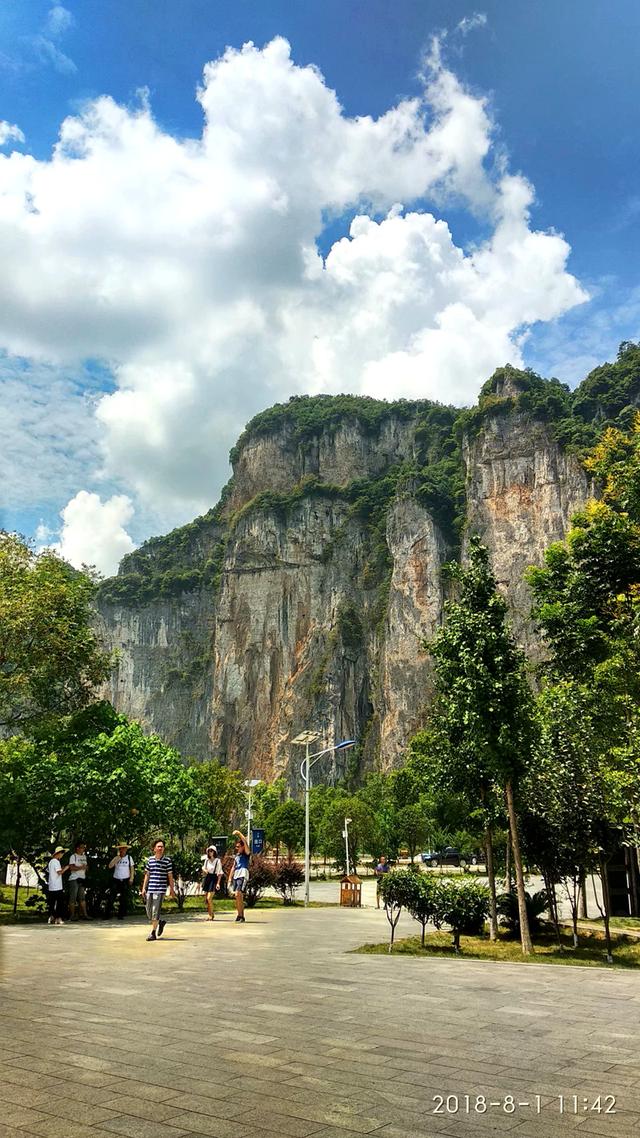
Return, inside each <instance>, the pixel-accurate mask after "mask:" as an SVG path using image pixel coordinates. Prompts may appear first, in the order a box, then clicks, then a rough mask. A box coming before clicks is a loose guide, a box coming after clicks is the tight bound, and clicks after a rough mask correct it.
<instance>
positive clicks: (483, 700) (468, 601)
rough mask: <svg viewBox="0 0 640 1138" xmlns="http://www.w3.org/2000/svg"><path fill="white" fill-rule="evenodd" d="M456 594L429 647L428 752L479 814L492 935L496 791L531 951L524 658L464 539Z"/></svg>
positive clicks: (529, 703)
mask: <svg viewBox="0 0 640 1138" xmlns="http://www.w3.org/2000/svg"><path fill="white" fill-rule="evenodd" d="M451 572H452V576H453V577H454V578H455V580H456V581H457V583H458V589H459V596H458V599H456V600H450V601H448V602H447V603H446V605H445V623H444V626H443V628H442V629H441V631H440V632H439V633H438V635H437V636H436V637H435V640H434V641H433V643H432V644H431V645H430V647H431V650H432V652H433V655H434V658H435V672H436V677H435V678H436V703H435V708H434V713H433V716H432V722H431V726H432V732H433V740H434V750H435V752H436V753H437V754H439V756H440V772H441V777H442V779H443V783H444V784H445V785H448V787H449V789H451V790H454V791H458V792H460V791H462V792H463V793H465V794H466V795H467V796H468V798H469V800H470V801H473V799H474V797H475V798H476V800H477V805H478V806H482V808H483V810H484V812H485V819H486V821H485V827H486V845H487V870H488V875H489V882H490V893H491V923H490V924H491V935H492V936H493V937H495V935H496V924H497V914H496V887H495V874H494V869H493V850H492V835H491V829H492V825H493V823H494V820H495V797H496V791H500V793H501V794H502V795H504V800H505V803H506V810H507V817H508V819H509V831H510V835H511V845H512V850H513V858H514V865H515V871H516V885H517V892H518V905H519V912H520V930H521V943H522V951H523V953H525V954H527V953H530V952H531V951H532V944H531V937H530V934H529V927H528V922H527V911H526V898H525V885H524V873H523V869H522V857H521V853H520V835H519V826H518V817H517V811H516V802H517V795H518V783H519V779H520V777H521V775H522V773H523V771H524V770H525V769H526V767H527V764H528V762H529V760H530V754H531V748H532V745H533V739H534V722H535V721H534V714H533V697H532V694H531V691H530V688H529V685H528V682H527V678H526V672H525V662H524V655H523V653H522V651H521V649H520V648H519V647H518V646H517V645H516V644H515V641H514V640H513V637H512V635H511V633H510V630H509V628H508V626H507V622H506V611H507V606H506V601H505V600H504V598H503V597H502V596H501V595H500V594H499V593H498V591H497V589H496V582H495V578H494V576H493V574H492V572H491V570H490V568H489V555H488V553H487V550H486V549H485V547H484V546H483V545H482V544H481V542H480V541H479V539H478V538H476V537H472V538H471V539H470V542H469V547H468V562H467V565H466V566H465V567H461V566H457V565H456V566H452V567H451Z"/></svg>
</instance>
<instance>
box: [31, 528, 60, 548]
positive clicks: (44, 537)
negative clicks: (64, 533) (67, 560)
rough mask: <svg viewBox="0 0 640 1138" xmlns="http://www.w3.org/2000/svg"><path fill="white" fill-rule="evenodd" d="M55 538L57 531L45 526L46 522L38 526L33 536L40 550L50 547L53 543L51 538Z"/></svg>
mask: <svg viewBox="0 0 640 1138" xmlns="http://www.w3.org/2000/svg"><path fill="white" fill-rule="evenodd" d="M55 536H56V531H55V530H53V529H50V528H49V526H48V525H45V523H44V522H40V524H39V525H37V526H36V532H35V533H34V535H33V537H34V540H35V543H36V545H37V546H38V547H39V548H42V547H43V546H45V545H48V544H49V542H50V541H51V538H52V537H55Z"/></svg>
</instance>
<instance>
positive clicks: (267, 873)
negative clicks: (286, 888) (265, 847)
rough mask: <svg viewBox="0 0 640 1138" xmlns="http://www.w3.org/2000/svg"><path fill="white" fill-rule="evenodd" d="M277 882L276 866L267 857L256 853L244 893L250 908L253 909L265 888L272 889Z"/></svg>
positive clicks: (245, 901) (246, 903) (245, 900)
mask: <svg viewBox="0 0 640 1138" xmlns="http://www.w3.org/2000/svg"><path fill="white" fill-rule="evenodd" d="M275 882H276V871H275V867H274V866H273V865H272V864H271V862H269V861H267V859H266V858H265V857H260V856H258V855H254V856H253V857H252V858H251V869H250V870H249V880H248V882H247V887H246V889H245V894H244V903H245V905H246V906H247V908H248V909H253V907H254V905H255V904H256V903H257V902H258V901H259V900H260V898H261V897H262V895H263V893H264V891H265V889H272V888H273V887H274V885H275Z"/></svg>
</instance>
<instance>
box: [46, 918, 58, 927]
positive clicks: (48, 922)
mask: <svg viewBox="0 0 640 1138" xmlns="http://www.w3.org/2000/svg"><path fill="white" fill-rule="evenodd" d="M55 923H56V922H55V921H54V919H53V917H49V920H48V921H47V924H48V925H55Z"/></svg>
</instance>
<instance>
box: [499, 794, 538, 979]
mask: <svg viewBox="0 0 640 1138" xmlns="http://www.w3.org/2000/svg"><path fill="white" fill-rule="evenodd" d="M505 793H506V798H507V812H508V814H509V830H510V831H511V848H512V850H513V863H514V868H515V871H516V889H517V892H518V914H519V917H520V943H521V945H522V952H523V955H524V956H529V954H530V953H532V952H533V944H532V943H531V933H530V932H529V918H528V916H527V901H526V897H525V888H524V873H523V872H522V855H521V853H520V838H519V835H518V819H517V816H516V808H515V805H514V801H513V785H512V783H511V779H507V785H506V786H505Z"/></svg>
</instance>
